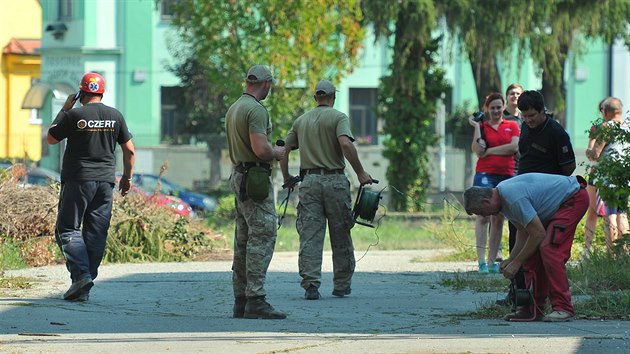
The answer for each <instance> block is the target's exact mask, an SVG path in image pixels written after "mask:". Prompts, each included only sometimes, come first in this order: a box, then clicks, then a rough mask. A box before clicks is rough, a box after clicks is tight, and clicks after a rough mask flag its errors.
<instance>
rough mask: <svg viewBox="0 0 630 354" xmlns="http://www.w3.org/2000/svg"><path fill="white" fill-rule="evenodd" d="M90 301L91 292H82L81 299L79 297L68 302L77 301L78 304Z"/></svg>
mask: <svg viewBox="0 0 630 354" xmlns="http://www.w3.org/2000/svg"><path fill="white" fill-rule="evenodd" d="M88 300H90V291H89V290H87V291H82V292H81V294H79V297H77V298H76V299H74V300H68V301H76V302H86V301H88Z"/></svg>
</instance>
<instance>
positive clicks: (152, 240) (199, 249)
mask: <svg viewBox="0 0 630 354" xmlns="http://www.w3.org/2000/svg"><path fill="white" fill-rule="evenodd" d="M23 171H24V169H23V168H15V166H14V168H12V169H11V170H9V171H5V172H0V205H2V209H0V248H2V247H3V246H5V245H8V244H10V245H14V246H16V247H17V249H19V253H20V257H21V258H22V259H23V260H24V262H25V263H26V264H27V265H30V266H42V265H48V264H55V263H60V262H63V257H62V255H61V254H60V252H59V250H58V247H57V245H56V243H55V237H54V228H55V220H56V218H57V203H58V196H59V186H58V185H52V186H50V187H42V186H25V185H23V184H22V183H20V182H19V178H20V177H21V175H23V173H24V172H23ZM227 248H228V246H227V243H226V240H225V238H224V236H223V235H222V234H219V233H215V232H214V231H213V230H211V229H210V228H208V227H205V226H204V225H203V224H202V221H198V220H190V219H186V218H184V217H181V216H179V215H177V214H175V213H174V212H171V211H169V210H168V209H165V208H163V207H160V206H159V205H156V204H154V203H151V202H149V201H148V200H147V199H146V198H144V197H143V196H141V195H131V194H130V195H129V196H127V197H125V198H123V197H121V196H120V194H119V193H117V192H115V198H114V207H113V216H112V220H111V226H110V230H109V235H108V240H107V250H106V252H105V259H104V261H105V262H138V261H181V260H194V259H198V258H203V259H207V258H208V255H209V254H210V255H212V254H213V253H216V254H218V255H222V254H224V253H225V250H226V249H227Z"/></svg>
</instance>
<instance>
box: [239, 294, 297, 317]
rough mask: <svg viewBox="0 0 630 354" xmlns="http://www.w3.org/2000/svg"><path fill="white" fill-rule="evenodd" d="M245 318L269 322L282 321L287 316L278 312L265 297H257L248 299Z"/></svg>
mask: <svg viewBox="0 0 630 354" xmlns="http://www.w3.org/2000/svg"><path fill="white" fill-rule="evenodd" d="M244 317H245V318H262V319H267V320H282V319H285V318H287V315H285V314H284V313H282V312H280V311H276V310H275V309H274V308H273V306H271V305H270V304H269V303H268V302H267V301H265V297H264V296H257V297H248V298H247V304H246V305H245V313H244Z"/></svg>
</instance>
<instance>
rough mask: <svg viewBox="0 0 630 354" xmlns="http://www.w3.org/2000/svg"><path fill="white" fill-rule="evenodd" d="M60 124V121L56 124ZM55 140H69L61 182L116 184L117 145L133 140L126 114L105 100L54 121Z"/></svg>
mask: <svg viewBox="0 0 630 354" xmlns="http://www.w3.org/2000/svg"><path fill="white" fill-rule="evenodd" d="M55 123H56V124H55ZM48 132H49V133H50V135H52V136H53V137H54V138H55V139H57V140H59V141H61V140H63V139H67V144H66V151H65V152H64V155H63V166H62V169H61V181H62V182H66V181H101V182H111V183H115V181H116V179H115V173H116V155H115V150H116V144H124V143H126V142H127V141H129V139H131V133H130V132H129V129H128V128H127V124H126V123H125V120H124V118H123V116H122V114H121V113H120V112H119V111H118V110H116V109H114V108H112V107H108V106H106V105H104V104H102V103H90V104H87V105H85V106H82V107H77V108H74V109H71V110H70V111H68V112H66V113H65V114H63V115H62V117H61V119H60V120H59V121H58V122H53V125H52V126H51V127H50V129H49V131H48Z"/></svg>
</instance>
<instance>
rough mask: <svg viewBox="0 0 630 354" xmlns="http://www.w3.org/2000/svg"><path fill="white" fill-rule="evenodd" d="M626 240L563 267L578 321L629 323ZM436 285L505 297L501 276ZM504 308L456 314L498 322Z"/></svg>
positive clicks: (450, 279)
mask: <svg viewBox="0 0 630 354" xmlns="http://www.w3.org/2000/svg"><path fill="white" fill-rule="evenodd" d="M627 241H628V236H627V235H626V237H625V238H624V242H621V243H620V244H619V245H618V246H617V247H616V248H615V250H614V251H613V252H607V251H604V250H600V249H595V250H594V251H593V252H592V253H591V255H590V257H589V258H585V259H583V260H582V261H580V262H571V263H569V264H568V265H567V275H568V277H569V284H570V289H571V293H572V294H573V295H579V296H576V297H575V298H574V306H575V311H576V313H577V316H578V318H584V319H598V320H599V319H620V320H630V254H628V251H627V249H628V248H627ZM439 283H440V285H442V286H445V287H450V288H452V289H454V290H457V291H463V290H470V291H473V292H497V293H498V295H499V296H501V297H502V296H504V295H505V294H507V289H508V286H509V280H507V279H504V278H503V277H502V276H492V275H482V274H477V273H475V272H467V273H461V272H457V273H453V274H450V275H447V276H444V277H443V278H442V279H441V280H440V282H439ZM578 298H579V299H578ZM507 311H509V309H508V308H506V307H503V306H497V305H496V304H495V303H494V302H493V301H487V302H483V303H480V304H479V306H478V308H477V310H476V311H473V312H469V313H466V314H460V315H457V316H462V317H465V318H478V319H483V318H500V317H501V316H502V315H504V314H505V313H506V312H507Z"/></svg>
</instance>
